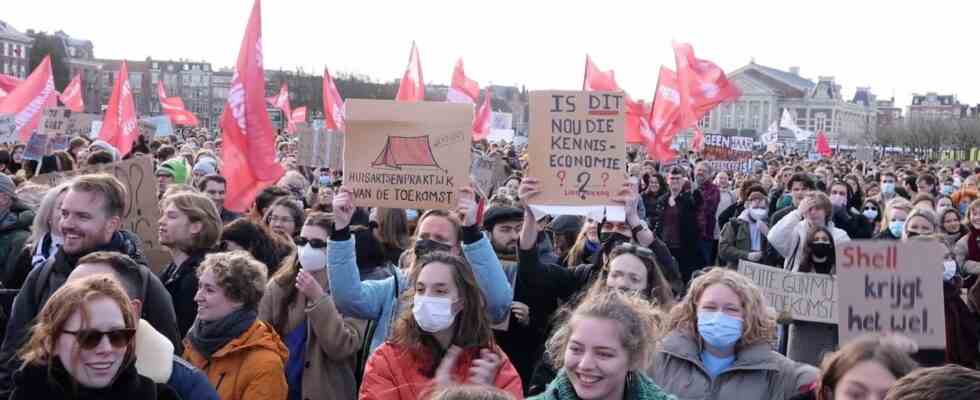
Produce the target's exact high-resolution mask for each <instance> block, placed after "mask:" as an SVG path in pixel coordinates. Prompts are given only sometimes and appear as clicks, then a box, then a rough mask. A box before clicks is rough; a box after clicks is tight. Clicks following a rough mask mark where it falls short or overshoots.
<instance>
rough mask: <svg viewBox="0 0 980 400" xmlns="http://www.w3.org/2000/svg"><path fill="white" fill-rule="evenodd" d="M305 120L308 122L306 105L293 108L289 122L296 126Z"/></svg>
mask: <svg viewBox="0 0 980 400" xmlns="http://www.w3.org/2000/svg"><path fill="white" fill-rule="evenodd" d="M304 122H306V106H303V107H296V108H295V109H293V113H292V114H291V115H290V116H289V123H290V124H293V126H296V124H299V123H304Z"/></svg>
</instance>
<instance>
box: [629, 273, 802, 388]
mask: <svg viewBox="0 0 980 400" xmlns="http://www.w3.org/2000/svg"><path fill="white" fill-rule="evenodd" d="M668 329H669V333H668V334H667V336H666V337H664V339H662V340H661V341H660V346H659V349H658V351H657V353H656V355H655V356H654V359H653V362H652V364H651V365H650V368H649V369H648V371H647V372H648V374H649V376H650V377H651V378H653V381H654V382H656V383H657V384H659V385H661V386H662V387H663V388H664V389H665V390H667V392H670V393H673V394H675V395H677V396H678V397H679V398H683V399H711V400H714V399H777V400H779V399H788V398H790V397H792V396H794V395H796V394H797V393H798V392H799V390H800V388H801V387H803V386H805V385H808V384H810V383H812V382H813V381H814V380H815V379H816V376H817V369H816V368H814V367H812V366H809V365H806V364H801V363H797V362H795V361H793V360H790V359H788V358H786V357H784V356H782V355H780V354H779V353H776V352H775V351H773V350H772V345H773V341H774V340H775V337H776V319H775V316H774V315H772V314H771V313H770V312H769V311H768V310H767V307H766V303H765V299H764V298H763V297H762V291H761V290H760V289H759V288H758V287H756V286H755V284H754V283H752V280H751V279H749V278H748V277H746V276H745V275H742V274H739V273H738V272H735V271H732V270H729V269H726V268H712V269H711V270H709V271H708V272H707V273H705V274H703V275H701V276H699V277H697V278H696V279H694V280H693V281H692V282H691V287H690V290H689V291H688V292H687V295H686V296H684V299H683V300H681V302H680V303H678V304H677V305H675V306H674V307H673V309H671V312H670V320H669V322H668Z"/></svg>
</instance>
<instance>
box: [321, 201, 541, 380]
mask: <svg viewBox="0 0 980 400" xmlns="http://www.w3.org/2000/svg"><path fill="white" fill-rule="evenodd" d="M342 195H343V194H342ZM338 208H339V207H338V204H336V203H335V204H334V209H335V210H336V209H338ZM331 246H332V244H331ZM414 262H415V265H413V267H412V269H411V273H410V276H409V278H408V280H407V282H408V286H409V288H410V289H409V291H408V293H407V295H406V301H409V302H411V303H412V304H413V306H412V308H411V309H408V308H407V307H406V308H405V309H403V310H401V312H400V315H399V317H398V319H397V321H396V322H395V327H394V329H393V330H392V333H391V336H390V337H389V338H388V340H387V341H385V343H384V344H382V345H381V346H380V347H378V348H377V349H376V350H375V352H374V353H373V354H372V355H371V357H370V358H369V359H368V362H367V366H366V367H365V370H364V382H363V384H362V385H361V390H360V398H362V399H368V398H369V399H392V400H395V399H402V400H415V399H418V398H421V396H423V395H425V394H427V393H429V392H430V391H431V390H432V388H433V387H434V386H437V385H439V384H441V385H448V384H455V383H457V382H458V383H469V384H477V385H485V386H490V387H495V388H498V389H503V390H505V391H507V392H509V393H511V394H512V395H514V396H515V397H518V398H520V397H521V396H522V395H523V392H522V389H521V379H520V376H518V374H517V371H516V370H515V369H514V366H513V365H511V363H510V361H509V360H508V359H507V356H506V355H505V354H503V352H502V351H501V350H500V348H499V347H497V346H496V345H495V344H494V341H493V333H492V331H491V328H490V324H491V321H490V319H489V318H488V316H487V313H486V311H485V310H486V308H487V306H486V301H485V300H484V297H483V294H482V293H481V291H480V288H479V287H478V283H477V279H476V277H475V275H474V273H473V270H472V269H471V268H470V266H469V264H468V263H467V262H466V260H465V259H463V258H462V257H459V256H455V255H451V254H449V253H446V252H442V251H435V252H431V253H428V254H425V255H423V256H421V257H419V258H416V259H415V261H414Z"/></svg>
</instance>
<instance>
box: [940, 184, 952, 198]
mask: <svg viewBox="0 0 980 400" xmlns="http://www.w3.org/2000/svg"><path fill="white" fill-rule="evenodd" d="M953 189H954V188H953V185H943V190H942V192H943V194H945V195H947V196H949V195H951V194H953Z"/></svg>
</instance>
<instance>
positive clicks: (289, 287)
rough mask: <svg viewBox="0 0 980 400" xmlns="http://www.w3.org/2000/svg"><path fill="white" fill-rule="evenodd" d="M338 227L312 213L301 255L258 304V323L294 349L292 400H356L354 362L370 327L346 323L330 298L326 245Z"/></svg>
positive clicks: (289, 376)
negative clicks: (330, 235)
mask: <svg viewBox="0 0 980 400" xmlns="http://www.w3.org/2000/svg"><path fill="white" fill-rule="evenodd" d="M331 230H333V221H332V220H331V218H330V216H329V215H327V214H324V213H318V212H317V213H312V214H310V216H309V217H307V219H306V223H304V224H303V227H302V230H301V231H300V236H299V238H298V243H297V244H298V245H299V246H300V247H299V251H298V253H297V254H295V255H292V256H290V257H289V258H287V259H286V260H285V261H284V263H283V266H282V267H281V268H279V270H278V271H277V272H276V275H274V276H273V277H272V278H270V279H269V283H268V284H267V285H266V291H265V295H264V296H263V297H262V301H261V302H259V313H258V318H259V319H260V320H263V321H265V322H268V323H269V324H271V325H272V327H273V328H275V329H276V332H278V333H279V335H280V337H282V338H283V341H284V343H285V344H286V347H287V348H288V349H289V358H288V359H287V360H286V365H285V371H286V382H287V384H288V385H289V399H290V400H301V399H314V398H324V397H329V398H334V399H354V398H355V397H356V395H357V379H356V378H359V377H355V376H354V374H355V372H354V362H353V361H354V359H355V356H356V355H357V351H358V350H359V349H360V348H361V338H362V337H363V336H364V331H365V328H366V324H365V323H364V322H363V321H359V320H354V319H349V318H344V316H343V315H341V314H340V312H338V311H337V308H336V306H335V305H334V301H333V297H332V296H331V295H330V293H328V289H329V288H330V282H329V281H328V280H327V271H326V268H327V240H328V238H329V232H330V231H331Z"/></svg>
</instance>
